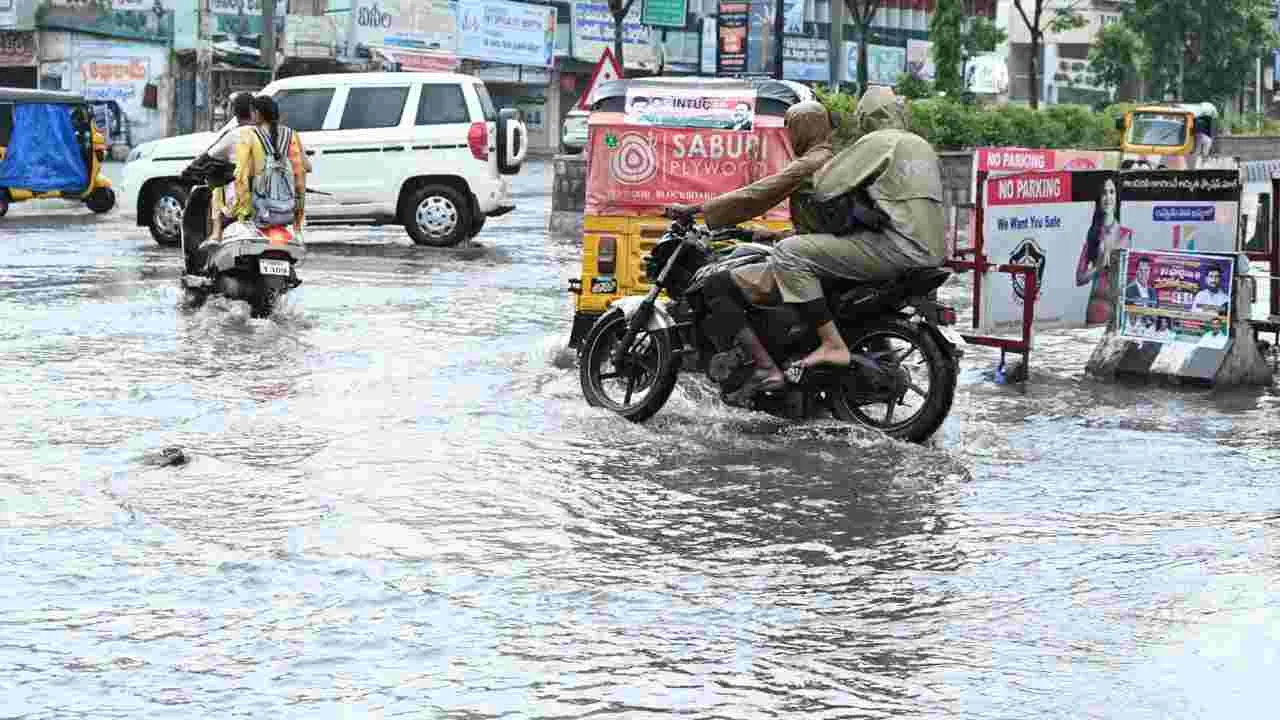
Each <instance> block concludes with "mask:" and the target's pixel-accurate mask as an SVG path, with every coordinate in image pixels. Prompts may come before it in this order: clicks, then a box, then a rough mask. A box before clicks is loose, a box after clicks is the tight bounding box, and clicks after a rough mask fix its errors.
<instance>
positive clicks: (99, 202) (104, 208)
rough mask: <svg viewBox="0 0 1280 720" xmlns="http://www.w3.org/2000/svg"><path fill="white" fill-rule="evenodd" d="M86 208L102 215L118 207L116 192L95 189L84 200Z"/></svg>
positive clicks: (106, 188)
mask: <svg viewBox="0 0 1280 720" xmlns="http://www.w3.org/2000/svg"><path fill="white" fill-rule="evenodd" d="M84 204H85V207H87V208H89V209H90V210H92V211H94V212H95V213H97V214H99V215H101V214H103V213H105V212H110V211H111V208H113V207H115V206H116V192H115V191H114V190H112V189H111V188H108V187H100V188H94V189H93V192H91V193H89V197H87V198H85V199H84Z"/></svg>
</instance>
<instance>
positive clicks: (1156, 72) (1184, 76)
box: [1126, 0, 1276, 102]
mask: <svg viewBox="0 0 1280 720" xmlns="http://www.w3.org/2000/svg"><path fill="white" fill-rule="evenodd" d="M1270 11H1271V2H1270V0H1214V1H1212V2H1210V0H1135V2H1134V4H1133V8H1132V10H1131V12H1130V13H1129V14H1128V16H1127V17H1126V21H1127V22H1128V23H1129V24H1130V26H1131V27H1134V28H1137V29H1138V30H1139V32H1140V33H1141V35H1142V38H1143V40H1144V41H1145V44H1146V47H1147V48H1148V50H1149V51H1150V58H1151V62H1150V74H1151V77H1150V80H1151V92H1152V94H1153V95H1156V96H1164V95H1166V94H1168V95H1173V96H1174V97H1175V98H1177V99H1180V100H1187V101H1189V102H1200V101H1206V100H1207V101H1224V100H1227V99H1228V98H1230V97H1232V96H1233V95H1235V94H1237V93H1238V92H1239V91H1240V87H1241V79H1242V78H1250V77H1253V71H1254V62H1255V61H1256V60H1257V58H1258V55H1259V54H1261V53H1262V52H1263V51H1264V49H1266V48H1270V47H1274V46H1275V45H1276V38H1275V36H1274V33H1273V32H1272V30H1271V21H1270V19H1269V15H1270Z"/></svg>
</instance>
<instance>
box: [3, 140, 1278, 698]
mask: <svg viewBox="0 0 1280 720" xmlns="http://www.w3.org/2000/svg"><path fill="white" fill-rule="evenodd" d="M541 172H543V168H542V166H540V165H536V164H535V165H533V166H532V168H531V169H530V171H529V173H528V175H527V176H526V175H525V174H522V175H521V180H520V182H522V183H527V184H528V187H527V188H526V189H525V191H526V192H530V193H532V192H535V191H536V189H537V188H539V187H542V186H541V185H539V183H545V180H546V179H545V176H543V175H541ZM545 215H546V209H545V207H543V205H541V204H538V203H536V202H534V199H533V198H532V197H530V198H528V199H524V198H523V197H522V200H521V205H520V208H519V209H518V210H517V211H516V212H515V213H512V215H510V216H507V217H504V218H497V219H493V220H491V221H490V222H489V224H488V225H487V226H486V229H485V231H484V234H483V235H482V236H481V238H480V243H479V245H478V246H477V247H475V248H469V249H463V250H441V249H434V248H418V247H414V246H412V245H410V244H408V243H407V241H406V240H405V238H404V235H403V231H401V230H398V229H395V228H372V229H369V228H364V229H358V230H350V229H341V228H335V229H317V230H310V231H308V243H309V251H310V252H309V253H308V257H307V261H306V262H305V263H304V265H303V266H302V267H301V269H300V274H301V275H302V278H303V280H304V284H303V285H302V286H301V287H300V288H298V289H297V290H296V291H294V292H292V293H290V294H289V296H288V298H287V301H286V302H285V304H284V306H283V307H282V309H281V311H280V312H279V313H278V314H277V316H275V317H273V318H271V319H267V320H257V319H251V318H249V317H248V312H247V306H244V304H243V303H232V302H226V301H224V300H219V299H214V300H211V301H210V302H209V303H208V304H207V305H206V306H205V307H202V308H200V309H199V310H194V311H190V310H182V309H180V306H179V296H178V293H177V285H176V281H177V274H178V268H179V262H180V261H179V259H178V257H177V255H176V254H175V253H173V252H172V251H167V250H163V249H160V248H157V247H155V246H154V245H153V244H151V242H150V239H149V238H147V237H146V236H145V233H144V232H140V231H139V229H137V228H134V227H132V226H130V225H128V224H125V223H114V224H112V223H105V224H104V223H94V224H85V223H79V224H76V223H64V222H62V221H61V220H58V221H57V222H54V221H46V222H45V224H40V223H36V222H29V223H28V224H27V225H25V226H22V227H21V228H20V230H19V231H18V232H17V233H16V237H14V238H12V239H11V240H7V241H6V243H4V244H0V392H3V396H4V398H5V399H6V405H7V407H6V413H5V416H4V417H5V419H4V421H3V422H0V560H2V561H3V563H4V566H5V568H6V570H7V571H8V572H7V575H6V579H7V581H6V582H5V583H0V696H3V697H4V700H5V701H4V703H3V705H4V708H5V711H6V712H5V713H3V714H4V715H5V716H6V717H8V716H14V717H33V718H36V717H39V718H44V717H50V718H52V717H69V716H80V717H93V718H98V717H101V718H107V717H119V716H127V717H144V716H145V717H150V716H161V715H165V714H166V713H170V712H177V713H185V714H188V715H189V714H191V713H192V712H195V713H196V714H197V715H199V716H202V717H203V716H208V715H211V714H213V715H217V714H218V712H213V713H211V712H210V710H209V709H210V708H217V709H218V711H220V712H221V713H224V714H226V715H228V716H231V715H237V716H238V715H246V716H260V715H263V714H267V715H270V716H272V717H290V718H292V717H297V718H312V717H318V716H323V717H328V716H336V715H335V713H337V714H341V712H340V709H341V710H345V711H347V712H348V713H350V715H351V716H353V717H368V716H384V717H385V716H391V715H393V714H405V715H410V716H421V715H422V714H423V713H428V714H431V713H433V712H434V713H435V714H441V715H443V714H445V713H448V714H450V715H451V716H452V715H457V716H459V717H461V716H463V715H465V716H467V717H474V718H491V717H500V716H510V717H533V718H543V717H545V718H550V717H569V716H573V717H578V716H585V715H596V716H604V717H628V718H631V717H659V716H667V715H675V714H687V715H694V716H697V717H732V718H754V717H828V716H829V717H867V718H873V717H874V718H879V717H903V716H908V717H964V718H973V717H982V718H987V717H989V718H1008V717H1081V716H1107V717H1111V716H1119V717H1138V718H1169V717H1202V716H1205V715H1208V714H1212V715H1224V716H1225V715H1227V714H1228V713H1231V712H1232V711H1235V710H1244V709H1245V708H1250V709H1252V708H1256V707H1261V706H1262V705H1261V703H1263V702H1265V700H1266V698H1267V697H1269V695H1268V691H1269V689H1270V684H1271V683H1270V678H1271V674H1272V673H1271V672H1270V671H1271V669H1272V667H1273V665H1274V651H1273V648H1274V647H1275V645H1276V643H1275V640H1276V638H1275V637H1274V636H1275V635H1277V634H1278V632H1277V628H1280V623H1277V622H1276V620H1277V602H1276V601H1275V600H1274V598H1273V596H1274V593H1268V592H1267V589H1268V588H1269V587H1270V586H1271V585H1274V583H1275V581H1276V579H1277V578H1280V567H1277V565H1278V564H1280V563H1278V562H1277V560H1276V559H1275V557H1276V554H1275V553H1274V552H1273V550H1274V547H1275V538H1274V529H1275V528H1276V525H1277V519H1278V518H1280V514H1278V513H1277V511H1276V509H1275V508H1276V507H1277V506H1280V503H1277V499H1278V498H1277V490H1276V489H1275V482H1274V478H1275V477H1276V476H1277V473H1276V470H1277V459H1278V456H1280V452H1278V451H1276V450H1275V449H1274V448H1276V447H1277V445H1278V444H1280V443H1278V441H1280V438H1278V437H1277V432H1278V431H1277V430H1276V429H1275V428H1276V425H1275V422H1274V418H1275V417H1276V412H1277V395H1276V393H1275V392H1274V390H1271V389H1266V390H1260V391H1258V390H1254V391H1232V392H1215V391H1208V390H1194V389H1187V388H1167V387H1163V386H1159V385H1154V384H1134V383H1130V384H1118V385H1116V384H1104V383H1099V382H1096V381H1094V380H1091V379H1089V378H1087V377H1085V376H1084V374H1083V366H1084V362H1085V360H1086V359H1087V357H1088V354H1089V353H1090V352H1091V350H1092V349H1093V346H1094V344H1095V343H1096V341H1097V339H1098V331H1096V330H1089V331H1056V332H1053V333H1049V334H1046V335H1044V336H1042V337H1040V338H1039V339H1038V340H1037V342H1038V346H1037V349H1036V353H1035V355H1034V356H1033V361H1032V364H1031V376H1030V381H1029V382H1028V383H1027V384H1026V385H1025V386H999V385H995V384H994V383H993V382H991V370H992V367H993V365H994V362H995V359H996V355H995V354H994V353H991V352H988V351H986V350H983V349H978V348H971V349H970V354H969V355H968V356H967V357H966V360H965V365H964V368H963V372H962V376H961V387H960V389H959V391H958V397H957V400H956V404H955V410H954V412H953V416H952V418H951V419H950V420H949V421H948V423H947V424H946V425H945V426H944V428H943V431H942V433H941V434H940V437H939V439H938V441H937V442H936V443H935V444H934V445H933V446H927V447H920V446H914V445H906V444H902V443H896V442H892V441H889V440H887V439H884V438H883V437H882V436H880V435H878V434H877V433H874V432H872V431H868V430H863V429H859V428H851V427H845V426H841V425H839V424H835V423H830V422H814V423H806V424H792V423H786V422H783V421H780V420H776V419H774V418H771V417H769V416H765V415H756V414H749V413H744V412H741V411H738V410H736V409H733V408H729V407H726V406H724V405H722V404H721V403H719V402H718V401H717V400H716V399H715V397H714V393H711V392H709V391H708V390H707V388H706V387H705V386H704V385H702V384H700V383H698V382H697V381H693V380H689V381H686V382H682V383H681V385H680V386H679V387H678V388H677V391H676V393H675V394H674V395H673V397H672V400H671V402H670V403H669V404H668V406H667V407H666V408H665V409H664V410H663V411H662V412H661V413H659V415H658V416H657V417H655V418H654V419H653V420H652V421H651V422H649V423H646V424H644V425H633V424H631V423H627V422H625V421H622V420H620V419H618V418H616V417H613V416H611V415H609V414H608V413H605V412H603V411H599V410H597V409H592V408H589V407H587V406H586V405H585V403H584V402H583V401H582V399H581V392H580V390H579V387H578V378H577V370H576V367H575V365H574V357H573V353H572V352H571V351H568V350H566V349H565V348H564V340H565V336H566V335H567V332H568V320H569V317H570V316H571V313H572V302H571V296H569V295H568V294H567V293H566V292H565V291H564V287H565V283H564V279H565V278H567V277H570V276H572V275H573V274H574V272H575V270H576V268H575V263H576V261H577V253H578V250H577V248H576V247H574V246H572V245H571V244H566V243H563V242H557V241H550V240H548V239H547V238H545V235H544V234H543V233H542V231H541V228H542V227H544V226H545V219H546V218H545ZM964 289H965V288H964V287H963V286H957V287H952V288H948V289H947V291H946V293H947V294H948V297H952V298H958V297H962V296H963V293H964ZM170 445H176V446H180V447H182V448H184V449H185V450H186V451H187V454H188V456H189V458H190V460H189V462H188V463H187V464H185V465H182V466H177V467H161V466H157V465H155V464H154V463H149V462H146V461H145V460H144V458H146V457H147V453H148V452H152V451H154V450H156V449H157V448H162V447H166V446H170ZM1236 714H1240V713H1236ZM1251 714H1256V711H1255V713H1251Z"/></svg>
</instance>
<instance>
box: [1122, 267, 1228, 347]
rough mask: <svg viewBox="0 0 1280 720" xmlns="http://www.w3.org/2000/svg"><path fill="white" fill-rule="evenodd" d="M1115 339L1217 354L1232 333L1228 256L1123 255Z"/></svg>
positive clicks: (1225, 344)
mask: <svg viewBox="0 0 1280 720" xmlns="http://www.w3.org/2000/svg"><path fill="white" fill-rule="evenodd" d="M1124 257H1125V259H1124V265H1123V267H1124V273H1123V275H1122V278H1123V283H1124V287H1123V289H1122V290H1121V291H1120V292H1119V293H1118V296H1117V304H1118V306H1119V310H1118V312H1119V322H1118V323H1117V331H1118V333H1119V335H1120V337H1122V338H1125V339H1129V340H1137V341H1140V342H1156V343H1178V344H1182V345H1190V346H1193V347H1205V348H1213V349H1216V350H1221V349H1223V348H1225V347H1226V346H1227V340H1228V338H1229V337H1230V331H1231V275H1232V268H1233V267H1234V260H1233V258H1232V257H1231V256H1226V257H1223V256H1219V255H1203V254H1194V253H1171V252H1151V251H1146V250H1126V251H1125V252H1124Z"/></svg>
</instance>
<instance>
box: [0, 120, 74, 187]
mask: <svg viewBox="0 0 1280 720" xmlns="http://www.w3.org/2000/svg"><path fill="white" fill-rule="evenodd" d="M73 110H74V107H73V106H71V105H55V104H39V103H31V104H18V105H15V106H14V108H13V134H12V136H11V137H10V138H9V147H8V148H7V149H6V151H5V158H4V160H0V187H5V188H20V189H23V190H31V191H33V192H55V191H58V190H72V191H81V190H84V189H85V187H86V186H88V184H89V170H88V168H86V167H85V162H84V156H83V155H82V154H81V152H80V147H79V145H78V143H77V141H76V130H75V127H73V126H72V124H71V112H72V111H73Z"/></svg>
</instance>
